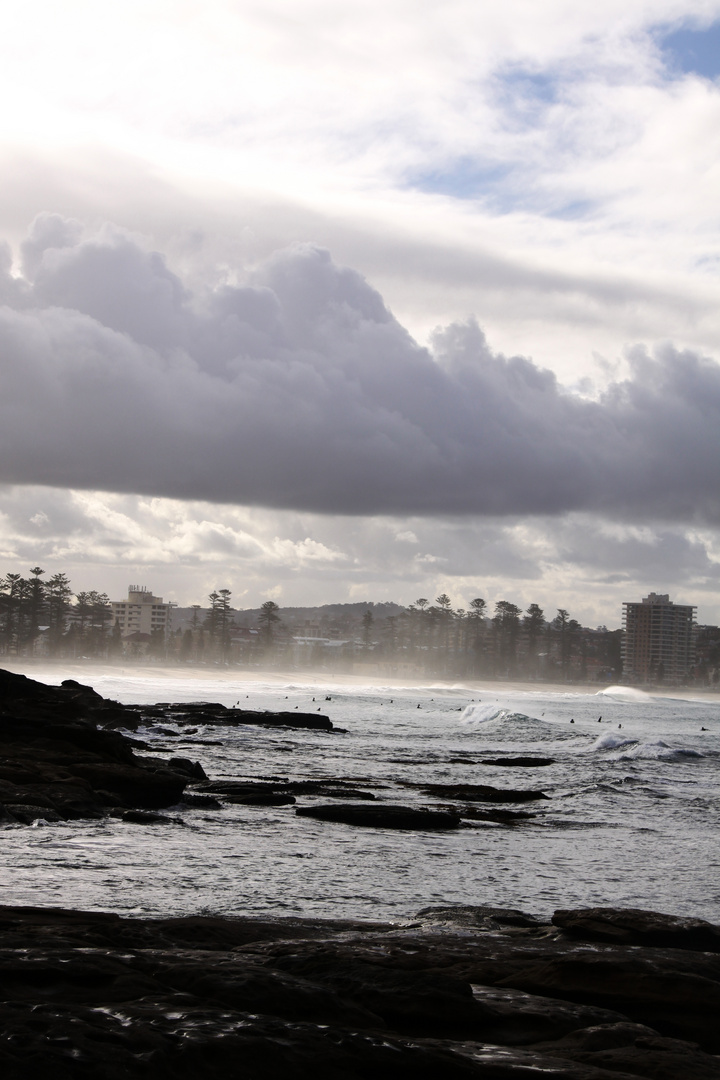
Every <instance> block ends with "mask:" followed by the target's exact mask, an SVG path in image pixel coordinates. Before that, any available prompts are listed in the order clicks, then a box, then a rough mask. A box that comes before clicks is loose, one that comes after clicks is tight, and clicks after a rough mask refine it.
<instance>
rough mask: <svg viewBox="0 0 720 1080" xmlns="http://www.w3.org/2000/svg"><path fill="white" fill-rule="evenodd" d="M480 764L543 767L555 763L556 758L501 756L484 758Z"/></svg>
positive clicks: (525, 767) (519, 767)
mask: <svg viewBox="0 0 720 1080" xmlns="http://www.w3.org/2000/svg"><path fill="white" fill-rule="evenodd" d="M479 764H480V765H508V766H513V767H515V768H517V769H541V768H544V767H545V766H546V765H554V764H555V758H551V757H500V758H484V759H483V760H482V761H480V762H479Z"/></svg>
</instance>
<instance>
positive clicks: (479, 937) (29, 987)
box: [0, 906, 720, 1080]
mask: <svg viewBox="0 0 720 1080" xmlns="http://www.w3.org/2000/svg"><path fill="white" fill-rule="evenodd" d="M570 914H571V913H569V912H564V913H563V918H566V917H567V916H569V915H570ZM639 914H640V913H637V912H636V913H633V917H634V918H637V917H638V915H639ZM642 914H644V915H645V916H646V917H647V918H648V920H649V921H652V920H653V919H655V920H661V921H662V919H663V918H666V917H663V916H657V915H654V914H653V913H647V912H645V913H642ZM621 915H622V913H618V912H616V916H613V917H614V918H615V917H617V919H620V918H621ZM706 925H707V924H706ZM531 987H532V988H531ZM0 988H2V990H1V993H0V998H1V999H2V1000H1V1001H0V1071H1V1073H2V1075H3V1077H4V1078H7V1080H26V1078H28V1077H35V1076H45V1075H49V1076H51V1077H53V1078H59V1080H66V1078H67V1080H75V1078H81V1080H85V1078H87V1080H95V1078H97V1077H103V1078H105V1077H108V1078H110V1080H116V1078H117V1080H120V1078H123V1080H126V1078H132V1077H147V1078H148V1080H150V1078H153V1080H186V1078H187V1080H204V1078H208V1080H209V1078H210V1077H213V1078H216V1077H217V1076H224V1077H227V1078H229V1080H234V1078H238V1080H240V1078H242V1080H246V1078H248V1080H275V1078H279V1077H282V1078H284V1080H311V1078H312V1080H318V1078H319V1080H326V1078H328V1080H356V1078H357V1080H365V1078H368V1080H384V1078H385V1077H387V1078H391V1077H392V1078H400V1080H416V1078H421V1080H436V1078H443V1080H445V1078H448V1080H456V1078H457V1080H461V1078H468V1080H470V1078H473V1077H477V1078H485V1080H521V1078H525V1080H527V1078H529V1077H531V1076H538V1075H542V1076H543V1078H549V1080H553V1078H558V1080H560V1078H562V1080H623V1078H624V1080H631V1078H635V1080H637V1078H639V1077H644V1078H650V1080H653V1078H655V1080H720V1059H719V1058H718V1057H717V1056H716V1055H717V1051H718V1050H719V1049H720V1034H719V1033H718V1030H717V1026H716V1015H717V1000H718V997H717V996H718V993H719V992H720V957H718V955H717V954H713V953H707V952H699V951H697V950H694V949H683V948H666V947H657V946H636V945H625V944H607V943H597V942H595V943H592V944H590V943H585V942H581V941H578V939H577V937H576V936H572V935H569V934H567V933H566V932H565V931H564V930H562V929H561V928H559V927H557V926H552V925H550V924H543V923H542V922H540V921H538V920H536V919H534V918H532V917H531V916H528V915H525V914H524V913H522V912H520V911H514V910H509V909H508V910H505V909H499V908H483V907H468V906H465V907H461V908H452V907H450V908H447V907H446V908H436V909H434V908H430V909H426V910H425V911H423V912H421V913H420V914H419V915H418V916H417V918H416V919H415V920H413V921H412V922H411V921H408V922H405V923H404V924H399V925H392V924H382V923H370V922H368V923H360V922H354V921H347V920H346V921H341V920H338V921H329V920H311V919H302V918H296V919H273V918H266V919H262V918H213V917H187V918H171V919H135V918H132V919H131V918H121V917H119V916H117V915H114V914H110V913H103V912H77V911H64V910H62V909H39V908H11V907H0Z"/></svg>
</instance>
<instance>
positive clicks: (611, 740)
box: [588, 731, 637, 753]
mask: <svg viewBox="0 0 720 1080" xmlns="http://www.w3.org/2000/svg"><path fill="white" fill-rule="evenodd" d="M636 742H637V739H628V738H627V736H626V735H616V734H615V733H614V732H612V731H608V732H606V733H605V734H604V735H600V736H599V737H598V738H597V739H596V740H595V742H594V743H593V744H592V746H591V747H589V748H588V753H592V751H593V750H617V749H618V748H619V747H621V746H634V745H635V743H636Z"/></svg>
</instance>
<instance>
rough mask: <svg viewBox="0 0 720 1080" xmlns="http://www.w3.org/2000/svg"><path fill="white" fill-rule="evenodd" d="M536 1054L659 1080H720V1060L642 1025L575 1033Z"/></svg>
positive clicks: (606, 1027) (540, 1046)
mask: <svg viewBox="0 0 720 1080" xmlns="http://www.w3.org/2000/svg"><path fill="white" fill-rule="evenodd" d="M535 1050H536V1051H541V1052H542V1053H544V1054H545V1053H547V1054H552V1055H553V1056H555V1057H564V1058H567V1059H569V1060H571V1061H573V1062H578V1063H582V1064H585V1065H591V1066H594V1067H595V1068H599V1069H607V1070H609V1071H610V1072H613V1073H617V1072H620V1071H623V1072H625V1073H630V1074H631V1075H633V1076H643V1077H650V1078H656V1080H676V1078H677V1080H680V1078H682V1080H720V1059H718V1057H717V1056H716V1055H714V1054H706V1053H705V1052H704V1051H703V1050H700V1049H699V1047H698V1046H697V1044H696V1043H692V1042H686V1041H685V1040H683V1039H668V1038H664V1037H663V1036H661V1035H658V1033H657V1031H653V1029H652V1028H649V1027H645V1026H644V1025H642V1024H631V1023H619V1024H610V1025H605V1026H602V1027H590V1028H586V1029H584V1030H581V1031H576V1032H573V1033H572V1034H571V1035H567V1036H565V1037H564V1038H563V1039H560V1040H558V1041H556V1042H552V1043H544V1044H540V1045H538V1046H536V1047H535Z"/></svg>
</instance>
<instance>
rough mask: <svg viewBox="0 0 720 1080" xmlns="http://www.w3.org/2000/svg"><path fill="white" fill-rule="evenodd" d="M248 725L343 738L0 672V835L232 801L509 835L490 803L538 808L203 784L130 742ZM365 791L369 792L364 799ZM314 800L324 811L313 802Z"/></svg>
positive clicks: (456, 788) (348, 790) (231, 712)
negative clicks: (493, 828) (7, 829)
mask: <svg viewBox="0 0 720 1080" xmlns="http://www.w3.org/2000/svg"><path fill="white" fill-rule="evenodd" d="M248 724H251V725H255V726H262V727H268V728H291V729H296V730H300V731H302V730H305V731H313V732H321V733H323V734H327V735H328V736H334V735H342V734H345V732H344V731H343V729H342V728H336V727H334V725H333V724H332V722H331V721H330V718H329V717H328V716H325V715H324V714H322V713H321V712H320V711H319V710H318V712H316V713H307V712H300V711H299V710H297V709H296V710H293V711H291V712H290V711H289V712H269V711H265V712H260V711H258V710H252V709H240V708H232V709H230V708H227V707H226V706H225V705H221V704H218V703H214V702H192V703H173V702H165V703H159V704H150V705H122V704H120V703H119V702H117V701H109V700H108V699H106V698H103V697H101V695H100V694H98V693H96V692H95V690H93V689H92V687H89V686H83V685H82V684H81V683H78V682H76V681H75V680H73V679H66V680H65V681H64V682H63V683H62V685H61V686H47V685H46V684H44V683H40V682H36V681H35V680H33V679H29V678H27V677H26V676H24V675H18V674H15V673H13V672H9V671H3V670H0V825H2V824H3V823H4V824H6V825H10V824H25V825H29V824H32V823H33V821H37V820H44V821H48V822H58V821H63V820H71V819H76V818H80V819H82V818H102V817H104V816H107V815H112V816H114V817H119V818H121V819H122V820H124V821H127V822H129V823H132V824H148V825H152V824H163V823H166V824H167V823H173V824H182V820H181V819H180V818H177V817H175V818H171V817H167V816H163V815H160V814H158V813H157V811H158V810H163V809H167V808H171V807H175V808H178V809H183V810H188V809H193V808H198V809H199V808H202V809H204V810H208V809H212V810H220V809H222V807H223V805H225V804H230V805H231V804H233V803H241V804H244V805H248V806H251V805H256V806H294V805H295V803H296V802H297V799H298V798H299V797H303V798H305V799H307V800H310V803H309V804H308V805H304V806H297V807H296V808H295V813H296V814H298V815H299V816H308V817H314V818H316V819H317V820H319V821H327V822H335V823H341V824H345V825H354V826H364V827H370V828H387V829H416V830H421V831H425V830H432V831H437V830H444V829H455V828H459V827H477V826H476V825H475V824H474V823H476V822H482V821H492V822H494V823H496V824H502V825H507V826H512V825H516V824H518V823H520V822H522V821H523V820H526V819H528V818H530V817H532V813H531V812H529V811H527V810H513V809H507V808H503V809H501V808H500V807H499V806H498V805H496V804H525V803H532V802H538V801H540V800H546V799H547V795H546V794H545V793H544V792H543V791H541V790H539V789H528V788H509V787H503V788H497V787H493V786H491V785H489V784H463V785H457V784H429V785H428V784H423V783H412V782H407V781H404V782H402V783H403V785H404V786H405V787H410V788H413V789H415V791H416V792H417V793H419V794H420V795H421V796H423V797H425V798H427V799H429V800H430V801H429V802H428V803H427V804H426V805H424V806H421V807H417V806H416V807H410V806H404V805H395V804H390V803H388V802H385V801H384V794H383V791H382V790H381V789H382V785H378V784H377V783H376V782H374V781H372V780H368V781H367V782H366V783H365V784H364V785H363V786H362V787H358V785H357V782H356V781H349V780H346V779H345V778H343V777H336V778H329V779H328V778H325V779H322V780H314V779H307V780H294V781H293V780H290V779H287V778H281V777H279V778H276V779H274V780H272V781H258V780H256V779H251V778H238V779H237V780H211V779H208V777H207V776H206V774H205V771H204V769H203V767H202V765H201V763H200V762H198V761H192V760H190V759H189V758H185V757H179V756H178V757H176V756H170V757H169V759H167V758H164V757H159V756H157V755H158V754H159V753H161V752H165V753H167V751H168V748H167V747H160V746H158V745H157V744H156V745H154V746H153V747H152V748H151V747H150V746H149V744H148V743H146V742H144V741H142V740H140V739H138V738H136V737H134V733H136V732H137V730H138V728H140V727H141V726H142V727H143V728H145V729H147V728H151V729H152V730H153V731H154V732H155V733H156V734H158V735H161V736H162V737H163V739H165V740H172V739H174V738H180V737H182V738H183V740H186V739H187V738H188V737H192V741H193V745H197V746H202V745H203V742H204V741H205V740H203V739H202V738H197V739H195V738H194V736H195V735H196V734H197V733H198V732H199V731H200V730H201V729H202V730H203V731H204V730H206V729H207V730H209V731H215V732H217V731H218V730H219V729H222V728H226V727H233V726H239V725H248ZM151 750H152V754H150V753H149V751H151ZM170 753H171V754H172V750H170ZM519 760H520V761H521V764H520V766H518V765H517V762H518V759H513V761H512V764H514V765H516V766H517V767H522V768H523V769H525V770H527V769H528V768H541V767H543V766H544V765H546V764H547V762H548V761H549V760H550V759H547V758H523V759H519ZM370 787H375V789H376V790H374V791H373V790H367V788H370ZM319 799H324V800H327V799H331V800H333V802H332V803H331V804H327V803H318V802H317V800H319ZM348 800H349V801H348ZM478 804H481V805H479V806H478Z"/></svg>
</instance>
